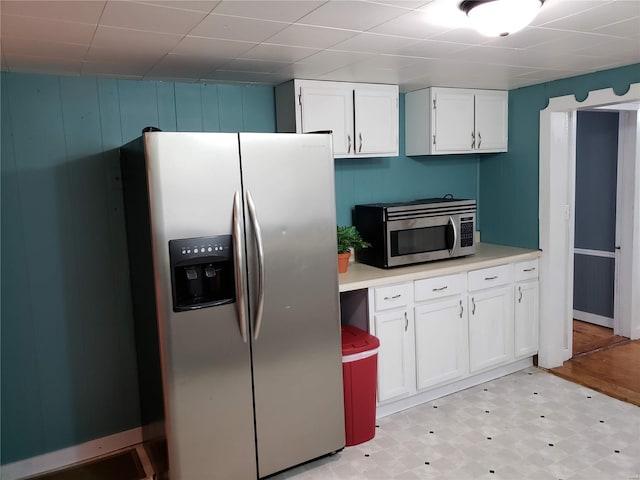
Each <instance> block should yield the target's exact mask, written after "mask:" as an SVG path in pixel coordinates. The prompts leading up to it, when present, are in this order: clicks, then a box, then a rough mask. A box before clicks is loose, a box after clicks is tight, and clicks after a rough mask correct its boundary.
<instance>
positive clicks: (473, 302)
mask: <svg viewBox="0 0 640 480" xmlns="http://www.w3.org/2000/svg"><path fill="white" fill-rule="evenodd" d="M471 305H473V307H472V308H471V315H475V314H476V301H475V299H474V298H473V297H471Z"/></svg>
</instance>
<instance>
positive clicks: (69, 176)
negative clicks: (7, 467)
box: [0, 73, 275, 464]
mask: <svg viewBox="0 0 640 480" xmlns="http://www.w3.org/2000/svg"><path fill="white" fill-rule="evenodd" d="M1 87H2V117H1V118H2V137H1V138H2V149H1V154H2V162H1V163H2V184H1V188H2V191H1V193H2V196H1V201H2V203H1V209H2V224H1V228H2V230H1V231H2V240H1V242H2V243H1V255H2V276H1V292H0V294H1V299H2V303H1V319H2V324H1V332H0V333H1V345H0V348H1V358H0V360H1V368H2V370H1V377H2V379H1V388H2V392H1V399H0V400H1V405H2V410H1V414H2V417H1V435H2V438H1V444H2V450H1V453H0V455H1V462H2V463H3V464H6V463H10V462H13V461H16V460H20V459H23V458H27V457H31V456H34V455H38V454H42V453H45V452H50V451H54V450H57V449H60V448H64V447H68V446H70V445H74V444H78V443H81V442H85V441H88V440H92V439H95V438H98V437H102V436H105V435H109V434H113V433H116V432H119V431H124V430H127V429H130V428H134V427H137V426H139V424H140V415H139V410H138V400H137V399H138V394H137V376H136V360H135V350H134V338H133V325H132V313H131V301H130V294H129V287H128V285H129V278H128V263H127V250H126V238H125V230H124V216H123V206H122V192H121V188H120V176H119V159H118V151H117V149H118V147H119V146H120V145H122V144H123V143H125V142H128V141H129V140H131V139H133V138H135V137H137V136H139V135H140V132H141V130H142V128H143V127H145V126H148V125H155V126H159V127H161V128H162V129H165V130H207V131H238V130H243V131H274V129H275V115H274V106H273V102H274V95H273V88H271V87H262V86H260V87H254V86H230V85H217V86H216V85H198V84H174V83H161V82H135V81H128V80H105V79H100V80H98V79H93V78H72V77H52V76H38V75H18V74H6V73H3V74H2V76H1Z"/></svg>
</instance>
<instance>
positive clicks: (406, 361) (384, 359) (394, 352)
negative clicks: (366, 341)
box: [375, 309, 415, 402]
mask: <svg viewBox="0 0 640 480" xmlns="http://www.w3.org/2000/svg"><path fill="white" fill-rule="evenodd" d="M411 317H412V315H411V312H410V311H408V310H406V309H401V310H393V311H389V312H384V313H377V314H376V315H375V324H376V336H377V337H378V338H379V339H380V349H379V350H378V401H379V402H384V401H385V400H389V399H391V398H395V397H400V396H403V395H407V394H410V393H413V392H414V391H415V382H414V381H413V368H412V363H413V360H412V357H413V348H412V340H413V318H411Z"/></svg>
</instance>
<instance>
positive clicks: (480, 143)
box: [478, 132, 482, 148]
mask: <svg viewBox="0 0 640 480" xmlns="http://www.w3.org/2000/svg"><path fill="white" fill-rule="evenodd" d="M480 145H482V135H480V132H478V148H480Z"/></svg>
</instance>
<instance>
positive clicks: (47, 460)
mask: <svg viewBox="0 0 640 480" xmlns="http://www.w3.org/2000/svg"><path fill="white" fill-rule="evenodd" d="M139 443H142V429H141V428H140V427H138V428H132V429H131V430H127V431H124V432H120V433H115V434H113V435H109V436H107V437H102V438H98V439H96V440H91V441H89V442H85V443H81V444H79V445H74V446H72V447H68V448H64V449H62V450H57V451H55V452H50V453H45V454H43V455H38V456H36V457H31V458H27V459H25V460H20V461H18V462H14V463H8V464H6V465H2V466H1V467H0V478H2V480H18V479H20V478H25V477H31V476H33V475H38V474H41V473H44V472H49V471H51V470H58V469H60V468H63V467H67V466H70V465H73V464H76V463H80V462H85V461H87V460H91V459H93V458H96V457H102V456H104V455H109V454H112V453H115V452H117V451H119V450H122V449H125V448H131V447H133V446H135V445H137V444H139Z"/></svg>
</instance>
